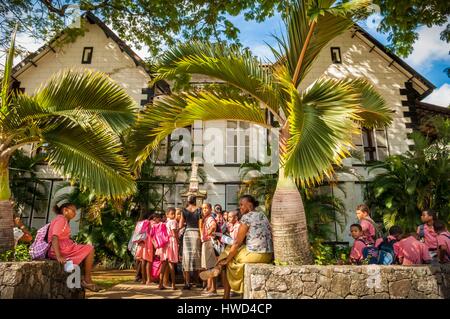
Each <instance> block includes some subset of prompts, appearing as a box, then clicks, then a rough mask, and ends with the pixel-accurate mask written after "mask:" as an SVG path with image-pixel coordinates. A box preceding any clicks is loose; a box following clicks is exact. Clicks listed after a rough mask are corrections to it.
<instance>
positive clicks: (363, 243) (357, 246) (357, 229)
mask: <svg viewBox="0 0 450 319" xmlns="http://www.w3.org/2000/svg"><path fill="white" fill-rule="evenodd" d="M350 235H351V236H352V237H353V239H354V240H355V241H354V243H353V247H352V250H351V251H350V262H351V263H352V264H355V265H360V264H361V262H362V260H363V259H364V256H363V250H364V248H366V247H367V239H366V238H365V237H364V236H363V230H362V227H361V225H359V224H353V225H351V226H350Z"/></svg>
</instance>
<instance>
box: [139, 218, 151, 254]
mask: <svg viewBox="0 0 450 319" xmlns="http://www.w3.org/2000/svg"><path fill="white" fill-rule="evenodd" d="M151 228H152V222H151V221H149V220H143V221H142V225H141V230H140V232H141V233H144V232H145V233H146V234H147V235H146V237H145V239H144V241H142V242H140V243H139V247H138V248H137V250H136V259H143V260H145V261H149V262H152V261H153V255H154V249H153V244H152V239H151V237H150V231H151Z"/></svg>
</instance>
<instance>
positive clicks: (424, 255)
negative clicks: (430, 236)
mask: <svg viewBox="0 0 450 319" xmlns="http://www.w3.org/2000/svg"><path fill="white" fill-rule="evenodd" d="M398 246H399V254H398V260H399V262H400V264H402V265H404V266H408V265H421V264H429V263H430V262H431V256H430V253H429V252H428V247H427V246H426V245H425V244H424V243H422V242H421V241H419V235H418V234H417V233H410V234H409V236H408V237H406V238H404V239H402V240H400V242H399V243H398Z"/></svg>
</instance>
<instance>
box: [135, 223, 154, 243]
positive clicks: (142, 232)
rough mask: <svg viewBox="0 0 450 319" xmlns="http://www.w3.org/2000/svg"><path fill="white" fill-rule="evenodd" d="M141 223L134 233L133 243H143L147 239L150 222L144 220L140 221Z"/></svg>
mask: <svg viewBox="0 0 450 319" xmlns="http://www.w3.org/2000/svg"><path fill="white" fill-rule="evenodd" d="M139 223H140V225H136V229H135V231H134V233H133V238H132V241H133V243H140V242H143V241H145V239H146V238H147V230H148V226H149V224H150V222H149V221H147V220H144V221H140V222H139Z"/></svg>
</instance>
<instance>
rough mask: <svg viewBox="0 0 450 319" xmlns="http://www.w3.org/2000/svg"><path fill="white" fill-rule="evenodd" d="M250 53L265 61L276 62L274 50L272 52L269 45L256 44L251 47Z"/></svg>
mask: <svg viewBox="0 0 450 319" xmlns="http://www.w3.org/2000/svg"><path fill="white" fill-rule="evenodd" d="M249 48H250V51H252V53H253V54H254V55H256V56H257V57H258V58H260V59H261V60H263V61H266V60H270V61H273V60H274V56H273V53H272V50H270V48H269V46H267V44H255V45H249Z"/></svg>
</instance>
